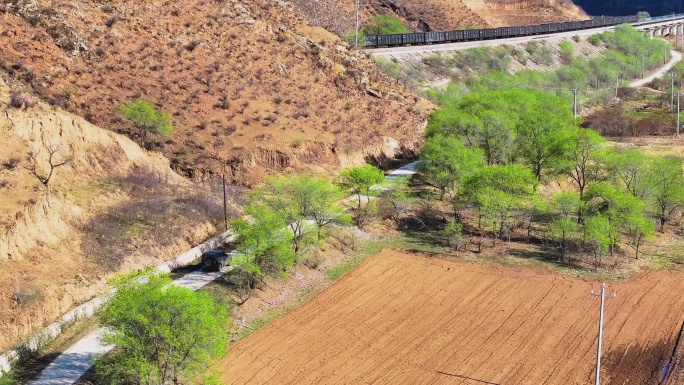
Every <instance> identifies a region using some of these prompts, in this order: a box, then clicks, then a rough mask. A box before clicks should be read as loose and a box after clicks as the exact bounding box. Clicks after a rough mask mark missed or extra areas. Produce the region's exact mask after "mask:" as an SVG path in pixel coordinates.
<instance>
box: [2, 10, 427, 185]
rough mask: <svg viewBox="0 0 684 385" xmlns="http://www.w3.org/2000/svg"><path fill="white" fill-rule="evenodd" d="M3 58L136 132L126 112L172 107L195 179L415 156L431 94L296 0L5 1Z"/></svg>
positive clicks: (170, 148) (54, 98) (76, 106)
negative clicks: (417, 90)
mask: <svg viewBox="0 0 684 385" xmlns="http://www.w3.org/2000/svg"><path fill="white" fill-rule="evenodd" d="M0 46H2V47H3V55H2V58H0V67H1V68H3V69H4V70H5V71H7V72H8V73H9V74H11V75H12V76H13V77H14V78H16V79H19V80H21V81H23V82H24V83H26V84H28V85H30V87H31V88H32V90H33V91H35V92H36V93H37V94H39V95H41V96H42V97H44V98H45V99H46V100H49V101H51V103H53V104H55V105H61V106H64V107H65V108H66V109H68V110H70V111H72V112H75V113H77V114H79V115H81V116H83V117H85V118H86V119H87V120H88V121H90V122H91V123H94V124H97V125H98V126H100V127H103V128H106V129H109V130H112V131H116V132H120V133H125V134H127V135H129V136H130V137H133V138H134V139H135V136H134V132H133V127H132V126H131V124H130V123H129V122H127V121H126V120H125V119H124V118H123V117H122V116H121V115H120V114H119V113H118V108H119V106H121V105H122V104H123V103H125V102H126V101H128V100H131V99H134V98H138V97H142V98H145V99H148V100H151V101H152V102H154V103H155V104H156V105H157V107H158V108H159V109H161V110H162V111H164V112H167V113H169V114H170V115H171V120H172V123H173V124H174V129H175V132H174V134H173V135H172V136H171V137H170V138H169V139H167V140H162V141H159V143H157V144H156V145H152V146H151V147H152V148H159V149H160V150H162V151H163V153H164V155H165V156H167V157H168V158H169V159H170V160H171V162H172V163H171V164H172V167H173V168H174V169H176V170H181V171H182V172H183V173H184V174H185V175H188V176H191V177H204V176H206V175H207V174H212V173H223V172H226V173H227V174H228V175H229V176H230V177H232V179H234V180H236V181H239V182H242V183H246V184H250V183H254V182H258V181H259V180H260V179H261V177H262V176H263V174H264V173H265V172H268V171H269V170H271V171H273V170H275V171H285V170H313V171H317V172H320V173H326V172H330V171H334V170H337V169H339V168H341V167H345V166H348V165H351V164H359V163H362V162H364V161H365V160H375V161H378V162H380V161H382V160H384V159H386V157H392V156H394V155H397V154H402V153H409V154H411V153H413V152H414V151H416V150H417V148H418V147H419V146H420V143H421V142H422V128H423V125H424V123H425V121H426V118H427V115H426V112H428V111H429V110H430V109H431V105H430V103H428V102H426V101H424V100H422V99H420V98H419V97H417V96H415V95H414V94H413V93H411V92H410V91H409V90H407V89H405V88H403V87H402V86H400V85H398V84H397V83H396V81H394V80H392V79H390V78H389V77H387V76H386V75H385V74H384V73H383V72H382V71H380V70H379V69H378V68H377V67H376V66H375V65H374V63H373V62H372V61H371V60H369V59H368V58H366V57H365V56H364V55H363V54H362V53H360V52H355V51H349V50H348V49H347V47H346V45H345V44H342V43H341V41H340V40H339V38H338V37H337V36H335V35H333V34H331V33H329V32H327V31H325V30H324V29H322V28H314V27H310V26H308V25H307V24H306V23H305V22H304V21H303V20H302V19H301V18H299V17H298V16H297V14H296V13H294V12H293V11H292V10H291V5H290V4H289V3H286V2H283V1H269V0H248V1H234V0H229V1H204V0H194V1H184V2H174V3H171V2H167V1H160V0H152V1H144V2H137V1H124V0H113V1H107V2H89V1H78V2H73V1H66V0H2V1H0Z"/></svg>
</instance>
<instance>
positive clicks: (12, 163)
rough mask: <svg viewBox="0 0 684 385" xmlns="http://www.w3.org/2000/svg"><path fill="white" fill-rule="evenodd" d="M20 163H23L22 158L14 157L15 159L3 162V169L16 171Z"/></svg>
mask: <svg viewBox="0 0 684 385" xmlns="http://www.w3.org/2000/svg"><path fill="white" fill-rule="evenodd" d="M19 163H21V158H19V157H18V156H13V157H11V158H9V159H7V160H5V161H3V162H2V167H3V168H4V169H5V170H9V171H12V170H14V169H15V168H17V166H18V165H19Z"/></svg>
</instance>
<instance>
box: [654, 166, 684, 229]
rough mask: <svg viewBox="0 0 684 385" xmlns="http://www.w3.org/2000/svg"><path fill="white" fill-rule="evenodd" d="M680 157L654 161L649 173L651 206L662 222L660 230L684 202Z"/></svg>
mask: <svg viewBox="0 0 684 385" xmlns="http://www.w3.org/2000/svg"><path fill="white" fill-rule="evenodd" d="M683 164H684V162H683V161H682V159H680V158H674V157H665V158H658V159H655V160H654V161H653V163H652V164H651V167H650V168H649V173H648V178H647V179H648V182H647V183H648V188H649V195H650V198H651V206H652V208H653V211H654V213H655V215H656V216H657V217H658V220H659V222H660V226H659V230H660V232H661V233H662V232H663V231H665V223H667V221H668V220H669V219H670V217H671V216H672V214H673V213H674V212H675V210H677V209H678V208H680V207H681V206H682V205H683V204H684V176H683V175H682V166H683Z"/></svg>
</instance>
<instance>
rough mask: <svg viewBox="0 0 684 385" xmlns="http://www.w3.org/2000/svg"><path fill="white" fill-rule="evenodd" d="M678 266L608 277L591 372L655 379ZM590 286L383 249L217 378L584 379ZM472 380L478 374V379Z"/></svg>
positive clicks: (668, 334) (671, 319)
mask: <svg viewBox="0 0 684 385" xmlns="http://www.w3.org/2000/svg"><path fill="white" fill-rule="evenodd" d="M682 274H683V273H682V272H681V271H655V272H646V273H642V274H639V275H637V276H635V277H633V278H631V279H629V280H627V281H624V282H621V283H617V284H612V285H611V287H610V290H611V291H612V290H613V289H617V294H618V297H617V298H616V299H610V300H608V302H607V305H606V316H605V326H606V327H605V335H604V356H603V357H604V365H603V371H602V379H603V380H604V381H605V382H606V383H610V384H626V383H638V384H649V383H653V384H655V383H657V381H659V380H660V377H659V376H660V373H661V370H662V368H663V366H664V365H665V363H666V362H667V360H668V359H669V357H670V354H671V353H672V349H673V346H674V343H675V339H676V337H677V334H678V333H679V328H680V326H681V323H682V314H684V303H683V302H682V301H681V300H680V295H679V293H681V291H682V290H684V280H683V279H682ZM599 287H600V286H599V284H598V283H597V282H592V281H584V280H578V279H574V278H569V277H565V276H559V275H556V274H553V273H549V272H546V271H534V270H531V269H526V270H521V269H515V268H510V267H502V266H496V265H484V264H480V263H456V262H451V261H446V260H442V259H432V258H427V257H423V256H420V255H412V254H407V253H406V252H402V251H398V250H393V249H389V250H385V251H384V252H382V253H381V254H379V255H377V256H375V257H373V258H372V259H370V260H368V261H366V262H365V263H363V264H362V265H361V266H360V267H359V268H357V269H356V270H354V271H352V272H351V273H349V274H348V275H346V276H345V277H344V278H342V279H341V280H340V281H339V282H338V283H337V284H335V285H333V286H331V287H329V288H328V289H326V290H325V291H324V292H323V293H321V294H319V295H318V296H316V297H315V298H314V299H312V300H311V301H309V302H308V303H306V304H305V305H303V306H302V307H300V308H298V309H296V310H294V311H292V312H291V313H289V314H288V315H286V316H285V317H283V318H280V319H278V320H276V321H274V322H272V323H270V324H269V325H267V326H265V327H264V328H262V329H261V330H259V331H258V332H257V333H255V334H253V335H252V336H250V337H249V338H247V339H245V340H243V341H241V342H240V343H238V344H236V345H235V346H234V347H232V348H231V350H230V351H229V354H228V356H227V357H226V358H225V359H223V360H221V361H220V362H219V363H217V364H216V366H215V369H217V370H219V371H221V372H222V380H223V381H224V383H226V384H248V383H249V384H256V383H278V384H332V383H349V384H351V383H393V384H471V383H494V384H511V383H525V384H542V383H543V384H563V385H565V384H585V383H588V382H590V381H591V380H592V378H593V365H594V359H595V349H596V324H597V321H598V314H597V313H598V303H599V302H598V301H599V300H598V299H597V298H595V297H591V296H590V295H589V291H590V290H591V289H598V288H599ZM478 381H479V382H478Z"/></svg>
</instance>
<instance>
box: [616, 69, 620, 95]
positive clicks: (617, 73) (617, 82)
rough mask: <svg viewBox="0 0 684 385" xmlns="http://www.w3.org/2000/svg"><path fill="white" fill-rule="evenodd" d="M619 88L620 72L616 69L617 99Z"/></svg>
mask: <svg viewBox="0 0 684 385" xmlns="http://www.w3.org/2000/svg"><path fill="white" fill-rule="evenodd" d="M618 88H620V72H617V71H615V99H617V98H618Z"/></svg>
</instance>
